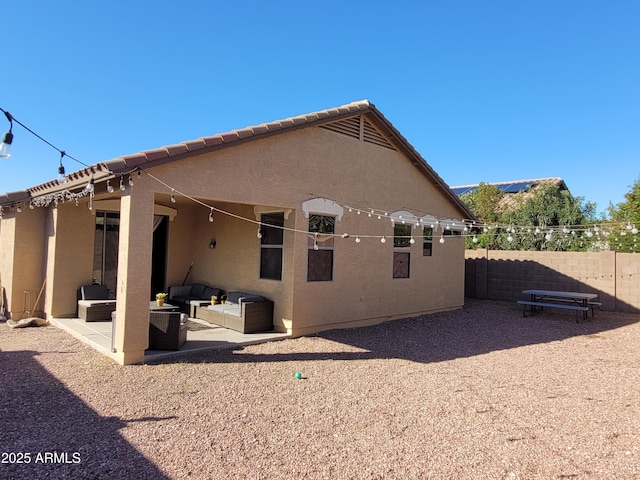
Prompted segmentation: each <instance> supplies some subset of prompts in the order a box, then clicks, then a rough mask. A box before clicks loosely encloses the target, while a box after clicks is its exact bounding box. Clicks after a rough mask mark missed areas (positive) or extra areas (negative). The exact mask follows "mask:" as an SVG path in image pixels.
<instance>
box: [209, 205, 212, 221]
mask: <svg viewBox="0 0 640 480" xmlns="http://www.w3.org/2000/svg"><path fill="white" fill-rule="evenodd" d="M209 222H211V223H213V208H212V209H211V211H210V212H209Z"/></svg>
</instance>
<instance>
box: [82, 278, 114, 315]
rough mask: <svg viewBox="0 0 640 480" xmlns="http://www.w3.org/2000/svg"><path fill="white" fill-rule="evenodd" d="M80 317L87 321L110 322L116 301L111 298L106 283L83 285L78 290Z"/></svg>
mask: <svg viewBox="0 0 640 480" xmlns="http://www.w3.org/2000/svg"><path fill="white" fill-rule="evenodd" d="M78 298H79V300H78V318H81V319H83V320H84V321H85V322H108V321H110V320H111V312H113V311H114V310H115V309H116V301H115V300H113V299H111V300H109V290H108V288H107V286H106V285H83V286H82V287H80V290H79V292H78Z"/></svg>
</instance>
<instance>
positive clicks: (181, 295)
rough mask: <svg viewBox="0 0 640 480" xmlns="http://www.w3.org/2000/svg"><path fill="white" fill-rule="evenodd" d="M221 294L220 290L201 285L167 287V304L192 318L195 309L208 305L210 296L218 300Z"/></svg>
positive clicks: (194, 314)
mask: <svg viewBox="0 0 640 480" xmlns="http://www.w3.org/2000/svg"><path fill="white" fill-rule="evenodd" d="M223 293H224V292H223V291H222V290H221V289H219V288H216V287H210V286H209V285H205V284H203V283H194V284H193V285H181V286H175V287H169V303H170V304H171V305H175V306H177V307H178V308H179V309H180V311H181V312H183V313H187V314H189V316H190V317H192V318H193V317H195V316H196V307H199V306H200V305H203V304H205V303H209V304H210V303H211V296H212V295H217V296H218V298H220V297H222V294H223Z"/></svg>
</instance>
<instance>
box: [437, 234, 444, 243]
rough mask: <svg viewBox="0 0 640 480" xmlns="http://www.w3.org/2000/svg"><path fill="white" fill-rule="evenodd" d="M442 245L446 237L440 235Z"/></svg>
mask: <svg viewBox="0 0 640 480" xmlns="http://www.w3.org/2000/svg"><path fill="white" fill-rule="evenodd" d="M438 241H439V242H440V243H444V236H442V235H440V240H438Z"/></svg>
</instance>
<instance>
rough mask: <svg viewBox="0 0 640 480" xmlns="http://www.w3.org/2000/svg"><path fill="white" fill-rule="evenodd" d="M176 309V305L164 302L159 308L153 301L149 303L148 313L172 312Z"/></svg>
mask: <svg viewBox="0 0 640 480" xmlns="http://www.w3.org/2000/svg"><path fill="white" fill-rule="evenodd" d="M177 309H178V306H177V305H171V304H170V303H166V302H165V303H164V304H163V305H162V306H161V307H159V306H158V304H157V303H156V301H155V300H153V301H151V302H149V311H151V312H157V311H164V312H173V311H175V310H177Z"/></svg>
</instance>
